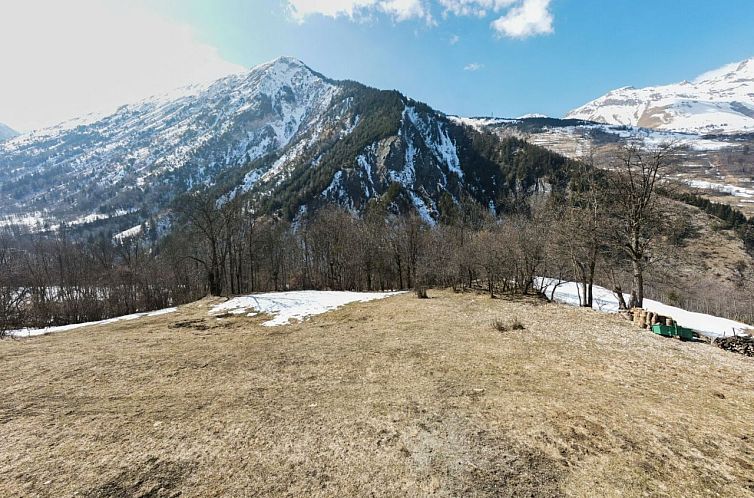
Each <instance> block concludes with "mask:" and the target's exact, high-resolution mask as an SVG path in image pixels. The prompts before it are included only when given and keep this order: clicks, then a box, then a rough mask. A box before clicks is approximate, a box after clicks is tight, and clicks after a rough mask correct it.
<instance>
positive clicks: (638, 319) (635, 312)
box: [631, 308, 675, 329]
mask: <svg viewBox="0 0 754 498" xmlns="http://www.w3.org/2000/svg"><path fill="white" fill-rule="evenodd" d="M631 321H633V322H634V323H635V324H636V325H637V326H639V327H640V328H643V329H650V328H652V325H656V324H661V325H667V326H668V327H672V326H673V325H675V322H674V321H673V319H672V318H670V317H669V316H663V315H660V314H659V313H655V312H654V311H647V310H645V309H643V308H632V309H631Z"/></svg>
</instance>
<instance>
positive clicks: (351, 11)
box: [288, 0, 434, 24]
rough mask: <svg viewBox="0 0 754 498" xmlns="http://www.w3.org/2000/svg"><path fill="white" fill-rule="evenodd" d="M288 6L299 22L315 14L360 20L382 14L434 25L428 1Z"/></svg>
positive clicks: (350, 0)
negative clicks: (376, 13) (419, 20)
mask: <svg viewBox="0 0 754 498" xmlns="http://www.w3.org/2000/svg"><path fill="white" fill-rule="evenodd" d="M288 4H289V6H290V9H291V13H292V14H293V17H294V18H295V19H296V20H298V21H299V22H303V21H304V19H306V18H307V17H308V16H311V15H314V14H320V15H323V16H328V17H339V16H345V17H348V18H350V19H359V18H364V17H368V16H369V14H371V13H374V12H382V13H384V14H387V15H389V16H391V17H392V18H393V19H394V20H396V21H408V20H409V19H423V20H424V21H426V22H427V23H428V24H433V23H434V20H433V19H432V14H431V12H430V9H429V6H428V4H427V1H426V0H288Z"/></svg>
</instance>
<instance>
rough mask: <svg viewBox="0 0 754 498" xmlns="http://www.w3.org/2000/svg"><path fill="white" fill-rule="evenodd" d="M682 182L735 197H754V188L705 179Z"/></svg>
mask: <svg viewBox="0 0 754 498" xmlns="http://www.w3.org/2000/svg"><path fill="white" fill-rule="evenodd" d="M683 182H684V183H685V184H687V185H689V186H690V187H694V188H699V189H704V190H715V191H717V192H722V193H724V194H730V195H733V196H735V197H754V189H750V188H744V187H737V186H735V185H727V184H721V183H713V182H708V181H705V180H683Z"/></svg>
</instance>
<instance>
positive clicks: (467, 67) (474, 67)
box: [463, 62, 484, 71]
mask: <svg viewBox="0 0 754 498" xmlns="http://www.w3.org/2000/svg"><path fill="white" fill-rule="evenodd" d="M480 69H484V64H479V63H478V62H472V63H471V64H466V65H465V66H464V67H463V70H464V71H479V70H480Z"/></svg>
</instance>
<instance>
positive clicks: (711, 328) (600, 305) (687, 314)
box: [537, 278, 754, 337]
mask: <svg viewBox="0 0 754 498" xmlns="http://www.w3.org/2000/svg"><path fill="white" fill-rule="evenodd" d="M556 284H559V285H558V286H557V288H555V292H554V296H553V288H554V287H555V285H556ZM537 286H538V287H540V288H541V289H542V290H543V292H544V293H545V294H546V295H547V297H551V296H552V297H553V298H554V300H555V301H557V302H559V303H564V304H570V305H573V306H578V305H579V303H580V296H581V286H580V284H578V283H577V282H561V281H559V280H556V279H552V278H538V279H537ZM592 294H593V296H592V297H593V301H594V304H593V307H594V309H597V310H600V311H606V312H616V311H618V298H617V297H616V296H615V294H613V293H612V292H611V291H609V290H607V289H605V288H604V287H600V286H598V285H595V286H594V288H593V290H592ZM628 298H629V296H628V295H626V301H628ZM644 308H645V309H647V310H649V311H654V312H655V313H659V314H661V315H665V316H670V317H672V318H673V319H674V320H675V321H676V322H678V324H679V325H681V326H683V327H687V328H690V329H694V330H696V331H698V332H699V333H701V334H703V335H706V336H708V337H722V336H726V335H733V334H734V333H735V334H740V333H742V332H744V331H751V330H753V329H754V327H752V326H751V325H747V324H745V323H741V322H736V321H734V320H729V319H727V318H720V317H717V316H713V315H705V314H704V313H696V312H693V311H687V310H684V309H682V308H677V307H675V306H669V305H667V304H663V303H661V302H659V301H653V300H652V299H644Z"/></svg>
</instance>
